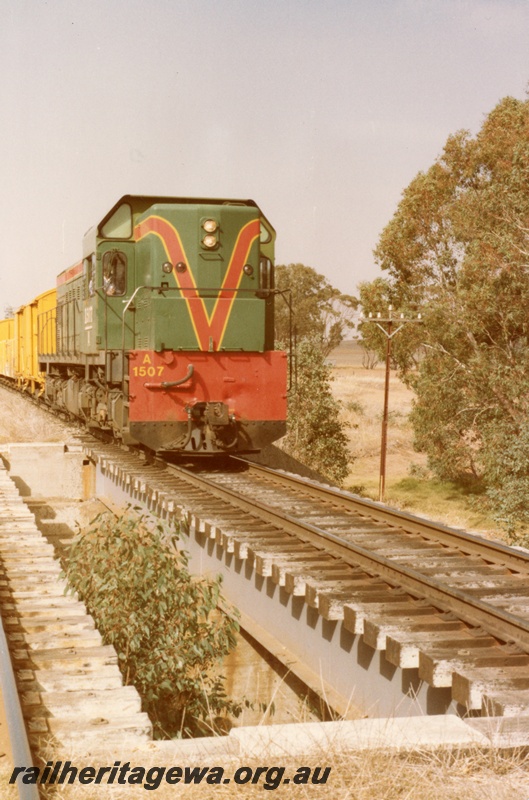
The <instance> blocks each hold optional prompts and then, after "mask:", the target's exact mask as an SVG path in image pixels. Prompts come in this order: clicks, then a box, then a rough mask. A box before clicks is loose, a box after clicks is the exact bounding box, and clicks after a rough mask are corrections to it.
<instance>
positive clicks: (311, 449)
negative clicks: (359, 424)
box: [282, 338, 350, 485]
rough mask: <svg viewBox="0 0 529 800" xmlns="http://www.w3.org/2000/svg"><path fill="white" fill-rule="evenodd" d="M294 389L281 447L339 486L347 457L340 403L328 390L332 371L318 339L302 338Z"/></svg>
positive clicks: (348, 458) (299, 346) (347, 466)
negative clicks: (285, 433)
mask: <svg viewBox="0 0 529 800" xmlns="http://www.w3.org/2000/svg"><path fill="white" fill-rule="evenodd" d="M296 378H297V380H296V386H295V390H294V392H293V393H292V395H291V396H290V397H289V402H288V425H287V435H286V437H285V438H284V440H283V443H282V447H283V448H284V450H286V452H287V453H289V454H290V455H291V456H293V457H294V458H297V459H298V461H301V462H302V463H304V464H307V466H309V467H311V468H312V469H313V470H315V471H316V472H319V473H320V474H321V475H323V476H325V477H327V478H329V480H331V481H334V482H335V483H336V484H338V485H341V484H342V483H343V481H344V479H345V478H346V476H347V474H348V472H349V462H350V454H349V451H348V447H347V436H346V433H345V427H344V424H343V423H342V421H341V420H340V412H341V408H342V406H341V403H340V402H339V401H338V400H336V399H335V398H334V397H333V394H332V391H331V380H332V371H331V367H330V366H329V365H328V364H327V363H326V362H325V356H324V355H323V353H322V350H321V347H320V344H319V342H318V340H317V339H315V338H313V339H309V338H307V339H302V340H301V341H300V342H299V344H298V349H297V370H296Z"/></svg>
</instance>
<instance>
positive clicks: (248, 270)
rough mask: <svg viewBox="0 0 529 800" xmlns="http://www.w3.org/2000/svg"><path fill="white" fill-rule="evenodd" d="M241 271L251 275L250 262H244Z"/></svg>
mask: <svg viewBox="0 0 529 800" xmlns="http://www.w3.org/2000/svg"><path fill="white" fill-rule="evenodd" d="M243 272H244V274H245V275H253V267H252V265H251V264H245V265H244V267H243Z"/></svg>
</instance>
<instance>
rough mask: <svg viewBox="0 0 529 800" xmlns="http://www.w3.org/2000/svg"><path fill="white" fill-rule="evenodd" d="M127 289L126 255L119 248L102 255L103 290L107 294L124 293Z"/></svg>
mask: <svg viewBox="0 0 529 800" xmlns="http://www.w3.org/2000/svg"><path fill="white" fill-rule="evenodd" d="M126 289H127V256H126V255H125V253H123V252H122V251H121V250H109V251H108V252H107V253H105V254H104V255H103V291H104V292H105V294H106V295H109V296H119V295H124V294H125V292H126Z"/></svg>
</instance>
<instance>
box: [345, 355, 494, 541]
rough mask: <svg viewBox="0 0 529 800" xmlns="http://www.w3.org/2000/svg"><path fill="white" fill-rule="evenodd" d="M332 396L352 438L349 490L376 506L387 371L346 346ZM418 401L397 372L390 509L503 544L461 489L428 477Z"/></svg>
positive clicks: (390, 447) (392, 394) (388, 470)
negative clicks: (416, 418) (414, 418)
mask: <svg viewBox="0 0 529 800" xmlns="http://www.w3.org/2000/svg"><path fill="white" fill-rule="evenodd" d="M331 361H332V362H333V365H334V366H333V377H334V381H333V383H332V387H333V393H334V394H335V396H336V397H337V398H338V399H339V400H341V401H342V403H343V412H342V418H343V420H344V422H345V424H346V427H347V432H348V436H349V446H350V451H351V455H352V457H353V463H352V465H351V468H350V471H349V475H348V477H347V478H346V480H345V484H344V485H345V488H347V489H349V490H350V491H353V492H356V493H358V494H362V495H363V496H365V497H370V498H371V499H373V500H378V488H379V475H380V439H381V426H382V412H383V402H384V380H385V370H384V365H383V364H378V365H377V366H376V367H375V368H374V369H365V368H364V367H363V366H362V351H361V350H360V348H359V347H358V346H357V345H356V344H353V343H352V342H346V343H344V344H343V345H342V346H341V347H340V348H338V350H336V351H335V352H334V353H333V354H332V355H331ZM413 399H414V395H413V392H412V391H411V390H410V389H408V388H407V387H406V386H405V385H404V384H403V383H402V381H400V380H399V378H398V376H397V374H396V373H395V371H393V370H392V371H391V376H390V389H389V420H388V446H387V461H386V497H385V501H386V503H387V504H388V505H390V506H393V507H395V508H400V509H403V510H407V511H410V512H411V513H414V514H418V515H420V516H425V517H428V518H430V519H435V520H439V521H441V522H444V523H445V524H447V525H451V526H453V527H459V528H464V529H466V530H472V531H476V532H479V533H482V534H484V535H487V536H490V537H494V538H498V539H503V538H504V533H503V532H502V531H501V530H499V529H498V528H497V526H496V525H495V523H494V521H493V520H492V518H491V517H490V516H487V514H486V513H485V512H484V511H483V507H482V506H481V507H480V505H479V504H477V503H475V502H474V499H475V498H474V497H473V496H472V495H471V494H468V493H467V492H466V491H465V490H464V489H463V488H462V487H459V486H456V485H454V484H453V483H450V482H443V481H439V480H436V479H435V478H434V477H433V476H432V475H431V474H430V473H429V471H428V469H427V464H426V456H425V455H424V454H423V453H417V452H416V451H415V450H414V449H413V430H412V428H411V425H410V423H409V414H410V411H411V408H412V404H413Z"/></svg>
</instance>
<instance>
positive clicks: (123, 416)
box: [0, 195, 287, 454]
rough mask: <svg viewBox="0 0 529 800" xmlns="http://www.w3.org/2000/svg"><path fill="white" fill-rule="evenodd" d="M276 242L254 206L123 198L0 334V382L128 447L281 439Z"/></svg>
mask: <svg viewBox="0 0 529 800" xmlns="http://www.w3.org/2000/svg"><path fill="white" fill-rule="evenodd" d="M274 241H275V231H274V229H273V227H272V226H271V224H270V223H269V221H268V220H267V219H266V217H265V216H264V215H263V214H262V212H261V211H260V209H259V208H258V206H257V205H256V204H255V203H254V202H253V201H252V200H227V199H218V200H214V199H213V200H212V199H190V198H180V197H146V196H132V195H126V196H124V197H122V198H121V200H119V202H118V203H116V205H114V206H113V208H112V209H111V210H110V211H109V212H108V213H107V214H106V215H105V216H104V217H103V219H102V220H101V222H99V224H98V225H96V226H95V227H94V228H92V229H91V230H89V231H88V233H87V234H86V235H85V237H84V240H83V258H82V260H80V261H79V262H78V263H77V264H75V265H74V266H72V267H70V268H69V269H66V270H64V271H63V272H61V273H60V275H59V276H58V278H57V286H56V288H55V289H51V290H49V291H48V292H45V293H44V294H42V295H39V297H37V298H36V299H35V300H33V301H32V302H31V303H29V304H28V305H26V306H23V307H22V308H20V309H18V310H17V311H16V313H15V316H14V319H9V320H2V321H0V373H1V374H2V375H3V376H4V377H5V378H6V379H8V380H10V381H12V382H14V383H15V384H16V385H17V386H18V387H19V388H20V389H22V390H24V391H26V392H31V393H32V394H33V395H35V396H38V397H39V398H41V399H42V401H43V402H45V403H47V404H49V405H50V406H52V407H54V408H55V409H58V410H60V411H62V412H66V413H67V414H69V415H71V416H72V417H77V418H80V419H81V420H83V421H84V423H85V424H86V425H87V426H88V427H89V428H91V429H98V430H100V431H104V432H106V433H108V434H112V435H113V436H114V437H115V438H117V439H120V440H121V441H122V442H123V443H125V444H139V445H143V446H145V447H146V448H148V449H150V450H153V451H156V452H160V451H173V452H174V451H176V452H179V451H180V452H187V453H193V454H215V453H224V452H252V451H256V450H260V449H261V448H263V447H264V446H265V445H267V444H269V443H271V442H273V441H275V440H276V439H278V438H280V437H281V436H283V435H284V433H285V430H286V395H287V387H286V383H287V358H286V354H285V353H284V352H282V351H278V350H274V302H275V294H276V293H275V289H274Z"/></svg>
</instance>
